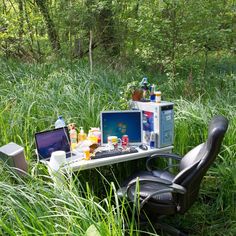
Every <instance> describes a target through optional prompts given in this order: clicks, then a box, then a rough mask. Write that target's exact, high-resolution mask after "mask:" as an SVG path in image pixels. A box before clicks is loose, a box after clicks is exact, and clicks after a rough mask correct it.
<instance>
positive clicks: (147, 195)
mask: <svg viewBox="0 0 236 236" xmlns="http://www.w3.org/2000/svg"><path fill="white" fill-rule="evenodd" d="M227 128H228V120H227V119H226V118H225V117H223V116H215V117H213V119H212V120H211V122H210V124H209V130H208V138H207V140H206V142H205V143H202V144H200V145H198V146H196V147H195V148H193V149H192V150H191V151H189V152H188V153H187V154H186V155H185V156H184V157H183V158H181V159H180V158H178V157H176V156H174V155H173V156H172V157H173V158H174V159H180V162H179V172H178V174H177V175H173V174H171V173H169V172H168V171H165V170H162V171H160V170H159V171H156V170H151V168H150V167H149V164H150V162H151V160H152V159H156V158H158V157H159V156H162V155H159V154H156V155H153V156H151V157H150V158H149V159H150V160H148V161H147V167H148V169H149V171H140V172H137V173H136V174H134V175H132V176H131V177H129V178H128V179H127V181H125V183H124V184H123V185H122V190H123V191H121V190H120V191H118V193H119V195H120V196H121V195H122V196H124V194H127V195H128V198H129V199H130V200H131V201H134V199H135V194H137V192H136V190H137V187H136V184H134V183H135V180H136V179H137V177H139V178H140V179H142V181H141V182H140V183H139V194H138V196H139V200H140V201H141V203H142V202H143V205H142V204H141V205H142V206H143V210H145V212H146V213H147V214H149V215H150V216H151V217H153V216H160V215H170V214H176V213H182V214H183V213H185V212H186V211H187V210H188V209H189V208H190V207H191V205H192V204H193V203H194V202H195V200H196V198H197V197H198V192H199V188H200V183H201V181H202V178H203V176H204V175H205V173H206V171H207V170H208V169H209V167H210V165H211V164H212V163H213V161H214V160H215V158H216V156H217V155H218V153H219V151H220V147H221V143H222V140H223V137H224V135H225V132H226V131H227ZM163 157H168V154H164V155H163ZM169 157H170V158H172V157H171V155H169ZM155 180H156V182H155ZM165 181H167V182H166V183H165ZM181 188H182V189H181ZM163 189H164V190H165V191H163ZM183 189H184V191H182V190H183ZM124 190H128V192H127V191H124ZM168 190H169V191H168ZM157 191H159V193H158V192H157ZM121 192H122V193H121ZM155 192H157V194H155Z"/></svg>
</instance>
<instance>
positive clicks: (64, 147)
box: [35, 127, 76, 161]
mask: <svg viewBox="0 0 236 236" xmlns="http://www.w3.org/2000/svg"><path fill="white" fill-rule="evenodd" d="M69 137H70V136H69V131H68V128H67V127H62V128H57V129H52V130H46V131H43V132H38V133H36V134H35V143H36V150H37V154H38V158H39V160H40V161H49V160H50V157H51V154H52V152H55V151H59V150H60V151H65V152H66V158H67V159H68V158H70V157H73V156H76V155H75V154H74V153H72V152H71V149H70V138H69Z"/></svg>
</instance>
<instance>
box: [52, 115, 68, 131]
mask: <svg viewBox="0 0 236 236" xmlns="http://www.w3.org/2000/svg"><path fill="white" fill-rule="evenodd" d="M65 126H66V123H65V121H64V120H63V118H62V116H58V119H57V121H56V122H55V129H57V128H61V127H65Z"/></svg>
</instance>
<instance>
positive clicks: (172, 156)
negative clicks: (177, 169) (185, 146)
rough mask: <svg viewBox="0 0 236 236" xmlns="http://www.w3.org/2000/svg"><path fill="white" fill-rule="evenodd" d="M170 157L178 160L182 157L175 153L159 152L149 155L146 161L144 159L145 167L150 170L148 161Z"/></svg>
mask: <svg viewBox="0 0 236 236" xmlns="http://www.w3.org/2000/svg"><path fill="white" fill-rule="evenodd" d="M159 157H161V158H171V159H173V160H177V161H180V160H181V159H182V157H181V156H179V155H176V154H172V153H159V154H154V155H152V156H150V157H149V158H148V159H147V161H146V168H147V170H148V171H152V168H151V167H150V162H151V161H152V160H154V159H157V158H159Z"/></svg>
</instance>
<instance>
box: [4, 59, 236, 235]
mask: <svg viewBox="0 0 236 236" xmlns="http://www.w3.org/2000/svg"><path fill="white" fill-rule="evenodd" d="M0 66H1V72H0V127H1V129H0V145H3V144H5V143H7V142H9V141H15V142H16V143H18V144H20V145H23V146H24V147H25V150H26V156H27V160H28V162H29V163H30V172H29V176H28V177H27V178H25V179H23V180H21V181H20V182H19V180H18V181H17V180H16V178H15V177H14V176H13V175H14V174H13V172H11V171H7V170H6V169H5V168H3V167H2V166H1V165H0V167H1V169H0V207H1V211H0V212H1V213H0V215H1V217H0V233H2V234H3V235H50V234H55V233H57V234H61V235H84V234H85V232H86V231H87V229H88V228H89V226H91V225H93V226H91V228H92V231H93V230H95V228H97V230H98V231H99V232H100V234H101V235H124V234H125V233H127V232H128V234H130V235H139V231H138V229H137V226H136V225H135V224H134V222H133V221H132V220H131V219H130V218H129V216H128V215H127V213H126V208H125V207H124V202H123V203H118V201H116V197H115V198H114V196H116V195H115V189H116V188H117V187H118V182H121V181H122V179H124V178H125V177H126V175H128V174H129V173H130V172H131V170H132V169H133V168H134V166H135V165H133V163H132V164H130V163H125V164H122V167H124V168H122V169H120V165H118V166H116V165H115V166H113V167H112V169H111V168H110V167H104V168H101V169H100V171H101V172H102V173H100V174H95V172H94V171H93V172H90V171H84V172H81V173H79V175H77V174H75V175H74V176H73V178H72V180H71V181H72V182H71V181H68V182H69V184H68V186H67V188H65V189H54V187H53V185H52V183H51V181H50V180H49V179H48V178H47V177H46V174H47V170H46V168H45V167H44V166H42V165H40V164H38V163H37V162H36V157H35V155H34V148H35V146H34V133H35V132H36V131H41V130H44V129H48V128H52V127H53V125H54V122H55V120H56V119H57V116H58V115H59V114H60V115H63V117H64V119H65V120H66V121H67V122H68V123H69V122H72V121H73V122H75V123H76V124H77V125H78V126H84V128H85V130H88V129H89V127H90V126H98V125H99V113H100V111H102V110H108V109H119V107H121V106H122V105H124V104H121V103H120V91H121V90H122V89H123V87H124V86H125V85H126V84H127V83H128V82H130V81H131V80H134V79H135V80H140V79H141V73H140V72H135V71H133V70H131V69H130V70H127V71H125V72H118V71H112V70H110V69H108V68H105V67H103V68H102V67H101V68H96V69H95V70H94V73H93V74H91V73H90V72H89V70H88V68H87V67H86V65H83V64H69V63H67V62H63V61H62V62H58V64H41V65H36V64H35V65H29V64H21V63H16V62H10V61H7V62H6V61H0ZM157 79H158V80H157ZM186 81H187V82H186ZM150 82H155V83H156V82H157V83H158V86H159V87H160V89H161V91H162V93H163V96H164V98H166V99H167V100H171V101H174V103H175V143H174V145H175V150H174V151H175V152H177V153H179V154H184V153H186V152H187V151H188V150H190V149H191V148H192V147H193V146H195V145H197V144H199V143H201V142H203V141H204V140H205V139H206V137H207V125H208V122H209V120H210V119H211V117H212V116H214V115H216V114H223V115H225V116H226V117H227V118H228V119H229V121H230V125H229V130H228V132H227V134H226V137H225V139H224V143H223V148H222V151H221V153H220V155H219V157H218V158H217V160H216V162H215V164H214V165H213V166H212V168H210V170H209V171H208V172H207V175H206V177H205V178H204V182H203V186H202V188H201V195H200V198H199V201H198V202H197V203H196V204H195V205H194V206H193V208H192V210H191V212H189V213H188V214H187V215H186V216H183V217H177V218H176V219H175V220H176V222H175V223H176V224H179V225H180V226H182V227H184V228H186V229H188V230H189V231H190V232H191V233H192V235H221V234H222V232H225V233H226V234H227V235H234V233H235V232H236V209H235V205H236V204H235V191H236V188H235V185H236V162H235V156H236V142H235V135H236V134H235V132H236V131H235V130H236V109H235V108H236V103H235V101H236V95H235V88H236V76H235V73H233V72H232V71H230V72H229V73H226V72H225V71H224V73H222V74H220V72H218V71H217V73H215V74H214V72H211V74H209V75H205V77H202V76H200V75H196V77H194V79H193V80H189V79H187V80H184V79H178V80H177V79H176V80H168V79H167V78H165V77H158V78H152V79H150ZM187 86H190V88H189V89H188V87H187ZM190 92H191V93H190ZM186 98H187V99H186ZM122 107H123V106H122ZM103 175H104V176H106V178H107V179H106V178H103V177H102V176H103ZM82 180H87V181H88V180H90V181H88V183H87V184H85V183H84V182H82ZM111 180H113V181H114V184H113V183H111ZM101 183H102V184H101ZM91 186H92V187H91ZM221 216H222V217H221ZM94 227H95V228H94ZM95 231H96V230H95ZM93 232H94V231H93Z"/></svg>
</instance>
